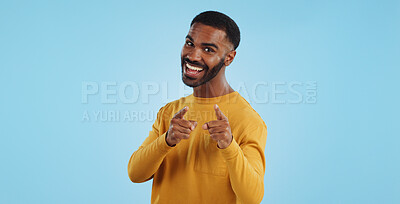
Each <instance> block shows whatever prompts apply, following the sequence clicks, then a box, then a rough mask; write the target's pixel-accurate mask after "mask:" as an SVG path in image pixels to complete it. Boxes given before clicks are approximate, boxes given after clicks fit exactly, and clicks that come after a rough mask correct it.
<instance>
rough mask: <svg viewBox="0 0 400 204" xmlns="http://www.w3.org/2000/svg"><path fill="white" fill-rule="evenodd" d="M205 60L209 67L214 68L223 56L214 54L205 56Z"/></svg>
mask: <svg viewBox="0 0 400 204" xmlns="http://www.w3.org/2000/svg"><path fill="white" fill-rule="evenodd" d="M203 59H204V62H205V63H206V64H207V66H208V67H210V68H213V67H214V66H216V65H217V64H218V63H219V62H220V61H221V57H218V56H212V57H208V58H206V57H204V58H203Z"/></svg>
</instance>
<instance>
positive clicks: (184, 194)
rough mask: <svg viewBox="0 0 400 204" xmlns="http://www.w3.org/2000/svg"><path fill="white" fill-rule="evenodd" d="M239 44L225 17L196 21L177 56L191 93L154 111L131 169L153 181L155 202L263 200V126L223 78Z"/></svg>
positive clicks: (135, 178) (210, 14)
mask: <svg viewBox="0 0 400 204" xmlns="http://www.w3.org/2000/svg"><path fill="white" fill-rule="evenodd" d="M239 41H240V32H239V28H238V26H237V25H236V23H235V22H234V21H233V20H232V19H231V18H229V17H228V16H226V15H225V14H222V13H219V12H214V11H207V12H203V13H201V14H199V15H197V16H196V17H195V18H194V19H193V21H192V23H191V27H190V30H189V33H188V35H187V36H186V42H185V44H184V46H183V48H182V53H181V60H182V80H183V82H184V83H185V84H186V85H188V86H190V87H193V94H192V95H190V96H187V97H183V98H181V99H179V100H176V101H173V102H170V103H168V104H166V105H165V106H164V107H162V108H161V109H160V110H159V112H158V114H157V119H156V121H155V122H154V124H153V126H152V130H151V131H150V133H149V136H148V137H147V139H146V140H145V141H144V142H143V144H142V145H141V146H140V147H139V149H138V150H137V151H135V152H134V153H133V154H132V156H131V158H130V160H129V164H128V174H129V177H130V179H131V180H132V182H138V183H140V182H145V181H147V180H150V179H152V178H153V189H152V195H151V202H152V203H174V204H175V203H260V202H261V200H262V198H263V195H264V182H263V177H264V173H265V157H264V149H265V143H266V138H267V127H266V125H265V123H264V121H263V120H262V119H261V117H260V116H259V115H258V114H257V113H256V112H255V111H254V110H253V109H252V108H251V106H250V105H249V104H248V103H247V101H246V100H245V99H244V98H243V97H241V96H240V95H239V93H238V92H236V91H234V90H233V89H232V88H231V87H230V85H229V84H228V82H227V80H226V78H225V69H226V67H227V66H228V65H229V64H231V63H232V61H233V59H234V58H235V55H236V48H237V47H238V45H239ZM198 124H199V125H198Z"/></svg>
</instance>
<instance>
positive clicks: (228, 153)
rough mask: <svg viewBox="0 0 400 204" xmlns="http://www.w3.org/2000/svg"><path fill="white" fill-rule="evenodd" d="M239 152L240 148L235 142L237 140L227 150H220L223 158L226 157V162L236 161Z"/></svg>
mask: <svg viewBox="0 0 400 204" xmlns="http://www.w3.org/2000/svg"><path fill="white" fill-rule="evenodd" d="M239 150H240V146H239V144H238V143H237V142H236V141H235V139H232V142H231V144H230V145H229V146H228V147H227V148H225V149H219V151H221V154H222V157H224V158H225V160H231V159H235V158H236V157H237V155H238V153H239Z"/></svg>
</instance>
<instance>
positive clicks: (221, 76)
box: [193, 69, 235, 98]
mask: <svg viewBox="0 0 400 204" xmlns="http://www.w3.org/2000/svg"><path fill="white" fill-rule="evenodd" d="M234 91H235V90H233V89H232V87H231V86H230V85H229V83H228V81H226V78H225V69H223V70H221V71H220V72H219V73H218V74H217V76H215V77H214V78H213V79H211V80H210V81H208V82H207V83H205V84H203V85H201V86H198V87H195V88H193V96H196V97H201V98H213V97H218V96H223V95H226V94H229V93H232V92H234Z"/></svg>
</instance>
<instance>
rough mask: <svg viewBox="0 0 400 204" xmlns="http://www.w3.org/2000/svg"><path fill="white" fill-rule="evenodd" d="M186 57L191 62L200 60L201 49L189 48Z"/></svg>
mask: <svg viewBox="0 0 400 204" xmlns="http://www.w3.org/2000/svg"><path fill="white" fill-rule="evenodd" d="M187 58H188V59H189V60H190V61H192V62H194V61H198V62H199V61H201V50H200V49H198V48H193V49H191V50H190V51H189V52H188V54H187Z"/></svg>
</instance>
